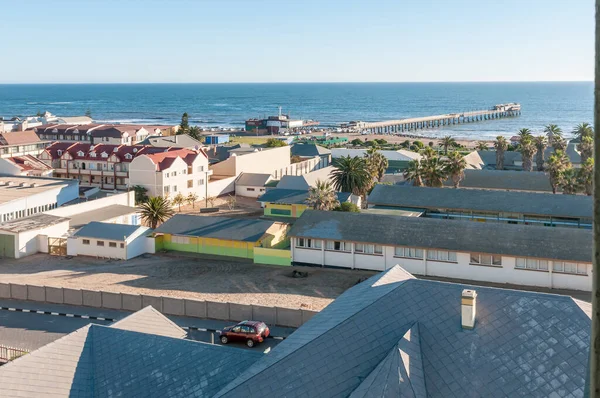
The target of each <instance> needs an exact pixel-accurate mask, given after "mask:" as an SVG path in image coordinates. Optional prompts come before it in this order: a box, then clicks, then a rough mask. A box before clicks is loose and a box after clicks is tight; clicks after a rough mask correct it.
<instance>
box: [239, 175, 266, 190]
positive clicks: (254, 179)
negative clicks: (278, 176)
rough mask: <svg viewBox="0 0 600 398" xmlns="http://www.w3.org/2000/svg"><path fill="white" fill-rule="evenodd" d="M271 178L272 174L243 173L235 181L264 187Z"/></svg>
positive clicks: (240, 183)
mask: <svg viewBox="0 0 600 398" xmlns="http://www.w3.org/2000/svg"><path fill="white" fill-rule="evenodd" d="M269 179H271V174H260V173H242V174H240V176H239V177H238V179H237V181H236V182H235V183H236V184H237V185H244V186H249V187H264V186H265V184H266V183H267V182H268V181H269Z"/></svg>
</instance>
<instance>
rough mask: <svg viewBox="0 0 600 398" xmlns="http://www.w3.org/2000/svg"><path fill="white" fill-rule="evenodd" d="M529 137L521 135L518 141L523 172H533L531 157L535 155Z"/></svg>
mask: <svg viewBox="0 0 600 398" xmlns="http://www.w3.org/2000/svg"><path fill="white" fill-rule="evenodd" d="M531 137H532V136H531V135H523V136H521V138H520V139H519V151H520V152H521V158H522V160H523V170H525V171H532V170H533V155H535V152H536V147H535V144H534V143H533V140H532V139H531Z"/></svg>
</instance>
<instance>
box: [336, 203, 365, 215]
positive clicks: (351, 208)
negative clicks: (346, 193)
mask: <svg viewBox="0 0 600 398" xmlns="http://www.w3.org/2000/svg"><path fill="white" fill-rule="evenodd" d="M333 211H345V212H348V213H360V209H359V208H358V206H357V205H355V204H354V203H352V202H344V203H340V205H339V206H337V207H335V208H334V209H333Z"/></svg>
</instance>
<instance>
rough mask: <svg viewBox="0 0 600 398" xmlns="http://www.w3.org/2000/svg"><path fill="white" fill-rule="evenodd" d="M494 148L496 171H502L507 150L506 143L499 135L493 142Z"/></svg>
mask: <svg viewBox="0 0 600 398" xmlns="http://www.w3.org/2000/svg"><path fill="white" fill-rule="evenodd" d="M494 148H496V170H504V152H506V149H507V148H508V141H506V138H504V137H503V136H501V135H499V136H498V137H496V141H494Z"/></svg>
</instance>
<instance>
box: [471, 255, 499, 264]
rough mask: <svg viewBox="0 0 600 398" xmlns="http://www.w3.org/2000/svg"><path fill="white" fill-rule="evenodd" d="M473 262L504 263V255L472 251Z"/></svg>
mask: <svg viewBox="0 0 600 398" xmlns="http://www.w3.org/2000/svg"><path fill="white" fill-rule="evenodd" d="M471 264H479V265H502V256H496V255H492V254H479V253H471Z"/></svg>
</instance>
